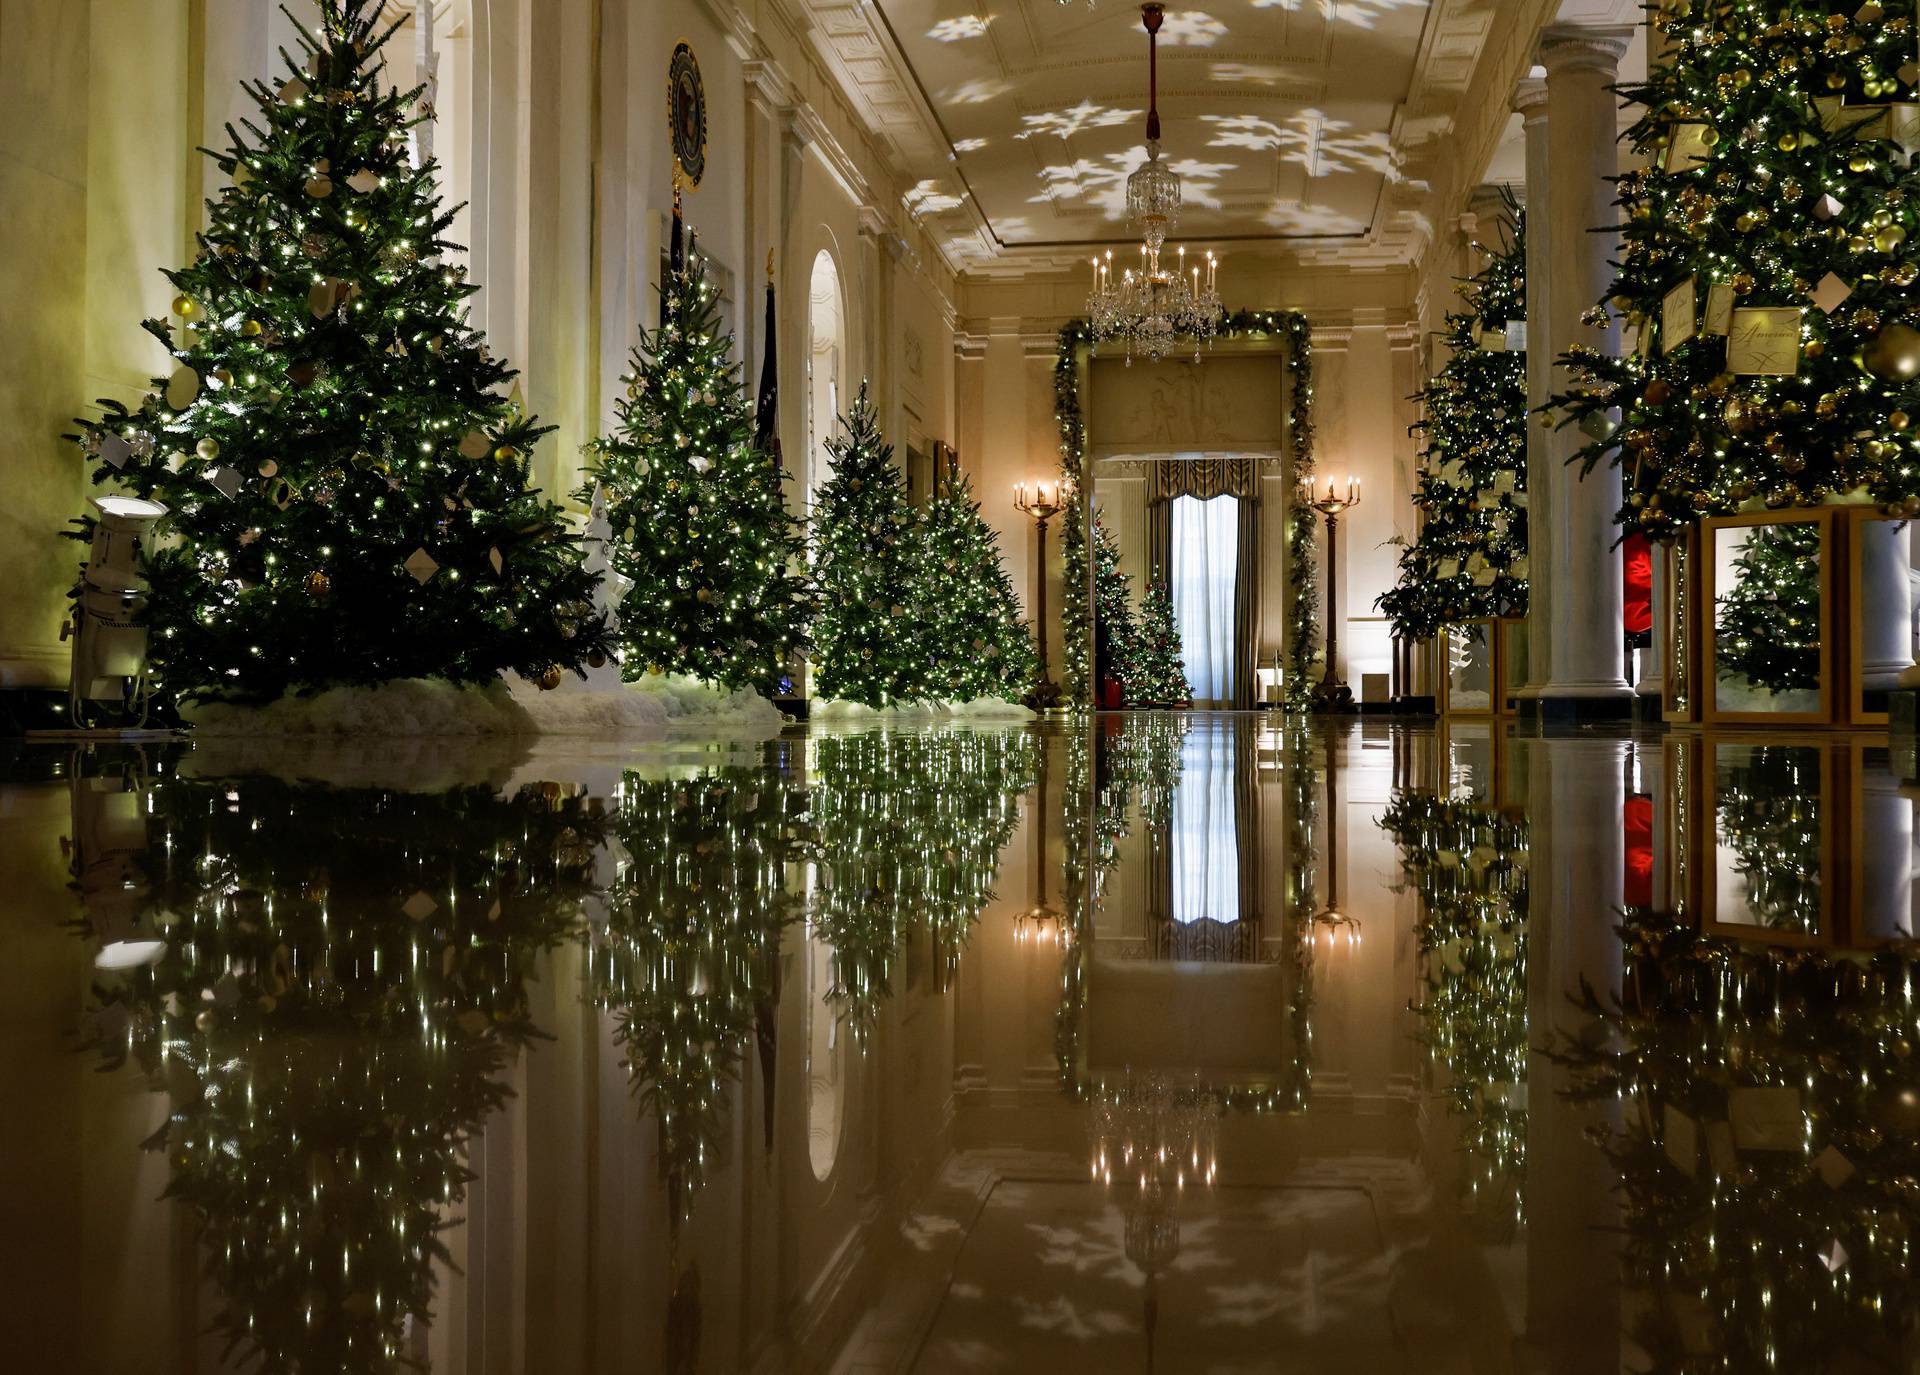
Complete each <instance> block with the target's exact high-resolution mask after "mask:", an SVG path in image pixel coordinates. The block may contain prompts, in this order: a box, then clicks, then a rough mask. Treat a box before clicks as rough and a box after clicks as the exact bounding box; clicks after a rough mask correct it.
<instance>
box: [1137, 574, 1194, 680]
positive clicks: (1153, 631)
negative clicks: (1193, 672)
mask: <svg viewBox="0 0 1920 1375" xmlns="http://www.w3.org/2000/svg"><path fill="white" fill-rule="evenodd" d="M1126 688H1127V705H1129V706H1146V705H1148V704H1152V705H1155V706H1184V705H1185V704H1186V703H1188V702H1189V701H1191V700H1192V699H1193V685H1192V684H1190V683H1189V682H1188V681H1187V671H1186V664H1185V662H1184V661H1183V660H1182V659H1181V645H1180V627H1179V626H1178V625H1176V624H1175V623H1174V619H1173V593H1172V592H1171V591H1170V590H1169V589H1168V587H1167V585H1166V584H1165V583H1164V582H1156V583H1151V584H1149V585H1148V587H1147V597H1146V603H1145V604H1144V605H1143V606H1142V607H1141V608H1140V628H1139V631H1138V633H1137V635H1136V637H1135V648H1134V654H1133V662H1132V664H1131V665H1130V668H1129V672H1128V674H1127V679H1126Z"/></svg>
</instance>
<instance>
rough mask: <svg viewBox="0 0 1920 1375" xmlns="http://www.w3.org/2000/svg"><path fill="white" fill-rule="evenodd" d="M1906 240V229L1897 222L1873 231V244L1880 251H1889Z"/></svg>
mask: <svg viewBox="0 0 1920 1375" xmlns="http://www.w3.org/2000/svg"><path fill="white" fill-rule="evenodd" d="M1906 241H1907V231H1906V230H1904V229H1902V228H1901V227H1900V226H1899V225H1897V224H1890V225H1887V226H1886V227H1885V228H1883V229H1876V230H1874V231H1873V246H1874V247H1875V248H1876V249H1878V250H1879V251H1880V252H1882V253H1891V252H1893V250H1894V249H1896V248H1898V247H1899V246H1900V245H1901V244H1903V243H1905V242H1906Z"/></svg>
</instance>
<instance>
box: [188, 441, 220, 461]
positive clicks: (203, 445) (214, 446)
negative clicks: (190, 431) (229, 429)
mask: <svg viewBox="0 0 1920 1375" xmlns="http://www.w3.org/2000/svg"><path fill="white" fill-rule="evenodd" d="M193 451H194V452H195V453H196V454H199V455H200V457H202V458H204V459H206V460H207V461H208V462H209V463H211V462H212V461H213V460H214V459H216V458H218V457H220V441H219V440H217V439H215V438H214V437H213V436H212V435H208V436H207V437H206V438H205V439H203V440H201V441H200V442H199V443H198V444H196V445H194V446H193Z"/></svg>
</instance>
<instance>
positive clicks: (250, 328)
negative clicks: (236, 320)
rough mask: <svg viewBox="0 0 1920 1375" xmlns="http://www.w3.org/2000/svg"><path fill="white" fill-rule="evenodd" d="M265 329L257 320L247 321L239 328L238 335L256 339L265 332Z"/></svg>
mask: <svg viewBox="0 0 1920 1375" xmlns="http://www.w3.org/2000/svg"><path fill="white" fill-rule="evenodd" d="M266 328H267V327H266V326H265V325H263V324H261V323H260V322H259V321H258V320H248V321H247V322H246V323H245V324H243V325H241V326H240V333H241V334H243V335H245V336H246V337H247V338H249V339H258V338H259V337H260V336H261V335H262V334H264V333H265V332H266Z"/></svg>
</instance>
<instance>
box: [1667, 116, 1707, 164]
mask: <svg viewBox="0 0 1920 1375" xmlns="http://www.w3.org/2000/svg"><path fill="white" fill-rule="evenodd" d="M1712 156H1713V148H1712V147H1711V145H1709V144H1708V143H1707V126H1706V125H1704V124H1676V125H1674V126H1673V134H1672V136H1671V137H1670V138H1669V139H1668V141H1667V170H1668V171H1669V172H1684V171H1686V170H1687V169H1688V168H1690V167H1698V166H1699V165H1700V164H1701V163H1703V162H1705V161H1706V160H1707V159H1708V158H1710V157H1712Z"/></svg>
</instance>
